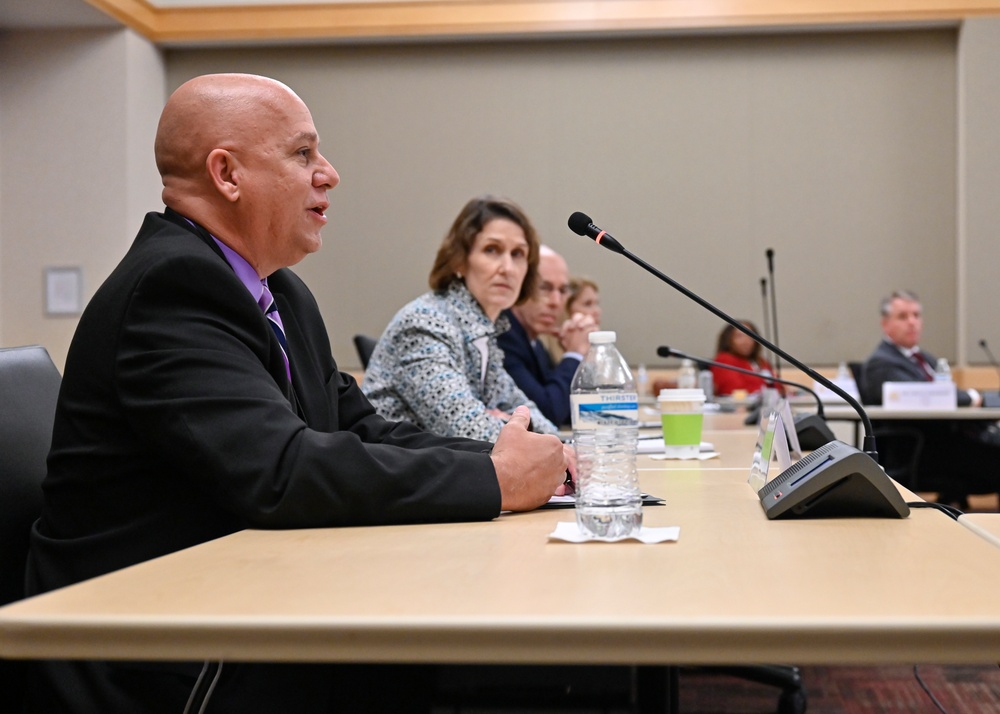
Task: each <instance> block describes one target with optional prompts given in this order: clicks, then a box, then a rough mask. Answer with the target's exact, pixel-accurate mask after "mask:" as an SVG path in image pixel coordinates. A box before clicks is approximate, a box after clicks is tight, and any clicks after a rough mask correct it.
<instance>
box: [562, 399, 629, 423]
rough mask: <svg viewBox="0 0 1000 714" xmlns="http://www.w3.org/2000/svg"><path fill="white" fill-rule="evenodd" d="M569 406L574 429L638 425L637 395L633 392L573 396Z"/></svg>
mask: <svg viewBox="0 0 1000 714" xmlns="http://www.w3.org/2000/svg"><path fill="white" fill-rule="evenodd" d="M570 404H571V405H572V412H573V428H574V429H596V428H597V427H601V426H636V425H637V424H638V423H639V395H638V394H636V393H635V392H617V393H615V394H573V395H571V396H570Z"/></svg>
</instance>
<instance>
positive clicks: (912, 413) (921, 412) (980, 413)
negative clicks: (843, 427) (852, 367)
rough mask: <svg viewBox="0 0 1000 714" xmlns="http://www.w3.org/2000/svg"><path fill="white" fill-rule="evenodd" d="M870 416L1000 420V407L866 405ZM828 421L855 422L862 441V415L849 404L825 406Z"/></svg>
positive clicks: (856, 435)
mask: <svg viewBox="0 0 1000 714" xmlns="http://www.w3.org/2000/svg"><path fill="white" fill-rule="evenodd" d="M865 412H866V413H867V414H868V418H869V419H871V420H872V421H873V422H875V421H884V420H891V421H896V420H898V421H927V420H936V421H949V420H957V421H965V420H972V421H1000V408H995V407H993V408H986V407H956V408H955V409H887V408H885V407H876V406H871V407H865ZM824 414H825V417H826V419H827V421H851V422H854V444H855V446H857V445H858V444H859V443H860V429H861V417H860V416H858V413H857V412H856V411H854V410H853V409H852V408H851V407H849V406H841V405H836V406H825V407H824Z"/></svg>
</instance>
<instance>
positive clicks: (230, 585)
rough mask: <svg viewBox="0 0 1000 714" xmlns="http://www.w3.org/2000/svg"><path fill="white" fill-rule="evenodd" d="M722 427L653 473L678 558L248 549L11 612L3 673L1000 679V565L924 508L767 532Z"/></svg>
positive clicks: (465, 533)
mask: <svg viewBox="0 0 1000 714" xmlns="http://www.w3.org/2000/svg"><path fill="white" fill-rule="evenodd" d="M720 416H722V417H726V416H729V415H720ZM734 421H735V417H734ZM712 426H713V423H712V420H711V419H710V420H709V423H708V424H706V429H707V431H706V438H708V439H709V440H711V441H713V442H714V443H715V444H716V446H717V448H718V449H719V451H720V452H721V453H722V456H721V457H720V458H718V459H713V460H709V461H699V462H664V461H653V460H652V459H650V458H649V457H642V459H641V462H640V463H641V472H640V475H641V479H642V483H643V486H644V488H645V489H646V490H647V491H649V492H650V493H653V494H655V495H658V496H662V497H664V498H665V499H666V505H664V506H657V507H648V508H646V509H645V523H646V524H647V525H649V526H680V539H679V540H678V541H677V542H674V543H663V544H657V545H643V544H640V543H637V542H634V541H629V542H620V543H614V544H607V543H596V542H592V543H586V544H580V545H574V544H570V543H563V542H555V541H550V540H549V539H548V534H549V533H550V532H552V530H553V528H554V527H555V525H556V523H557V522H559V521H565V520H571V519H572V518H573V512H572V511H571V510H539V511H535V512H532V513H524V514H504V515H502V516H500V517H499V518H498V519H496V520H495V521H493V522H488V523H452V524H437V525H419V526H386V527H371V528H331V529H318V530H294V531H243V532H240V533H235V534H233V535H231V536H228V537H225V538H221V539H219V540H216V541H212V542H209V543H204V544H202V545H199V546H196V547H194V548H190V549H188V550H185V551H181V552H178V553H174V554H171V555H168V556H165V557H163V558H159V559H156V560H153V561H149V562H146V563H141V564H139V565H135V566H133V567H130V568H126V569H124V570H121V571H118V572H115V573H111V574H108V575H106V576H102V577H99V578H95V579H94V580H90V581H87V582H83V583H79V584H77V585H74V586H71V587H68V588H65V589H62V590H59V591H55V592H52V593H48V594H45V595H41V596H38V597H35V598H32V599H29V600H24V601H21V602H18V603H14V604H12V605H8V606H6V607H4V608H2V609H0V656H4V657H24V658H47V657H58V658H99V659H101V658H115V659H130V658H135V659H150V660H155V659H193V660H203V659H213V660H214V659H230V660H245V661H249V660H267V661H328V662H346V661H370V662H438V663H444V662H447V663H458V662H467V663H560V664H569V663H575V664H589V663H593V664H597V663H603V664H640V665H642V664H717V663H751V662H794V663H796V664H808V663H828V664H841V663H879V662H881V663H888V662H909V663H913V662H936V663H971V662H980V663H982V662H996V661H1000V598H998V597H997V593H998V592H1000V548H997V547H996V546H994V545H992V544H991V543H990V542H988V541H987V540H986V539H983V538H981V537H979V536H977V535H976V534H975V533H973V532H972V531H971V530H969V529H966V528H964V527H962V526H961V525H959V524H958V523H956V522H955V521H953V520H951V519H949V518H948V517H946V516H945V515H943V514H941V513H938V512H935V511H932V510H926V509H915V510H914V511H913V512H912V514H911V515H910V517H909V518H907V519H902V520H882V519H878V520H867V519H865V520H861V519H858V520H854V519H838V520H811V521H768V520H767V519H766V518H765V516H764V513H763V511H762V509H761V507H760V505H759V501H758V498H757V496H756V494H754V493H753V492H752V491H751V489H750V487H749V486H748V485H747V483H746V479H747V471H748V466H749V462H750V460H751V454H752V448H753V443H754V436H755V435H754V432H752V431H750V430H748V429H742V428H741V429H736V430H715V429H713V428H712ZM907 498H908V499H910V500H912V498H913V497H912V494H907Z"/></svg>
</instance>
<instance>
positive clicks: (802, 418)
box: [795, 414, 837, 451]
mask: <svg viewBox="0 0 1000 714" xmlns="http://www.w3.org/2000/svg"><path fill="white" fill-rule="evenodd" d="M795 433H796V434H797V435H798V437H799V446H801V447H802V449H803V450H804V451H813V450H814V449H818V448H819V447H821V446H823V445H824V444H829V443H830V442H831V441H836V440H837V437H836V436H834V434H833V430H831V429H830V427H829V426H828V425H827V423H826V420H825V419H824V418H823V417H821V416H820V415H819V414H798V415H796V416H795Z"/></svg>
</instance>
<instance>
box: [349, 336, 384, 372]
mask: <svg viewBox="0 0 1000 714" xmlns="http://www.w3.org/2000/svg"><path fill="white" fill-rule="evenodd" d="M376 344H378V340H376V339H375V338H374V337H369V336H368V335H360V334H359V335H355V336H354V349H356V350H357V351H358V357H359V358H360V359H361V368H362V369H368V360H370V359H371V356H372V352H374V351H375V345H376Z"/></svg>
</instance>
